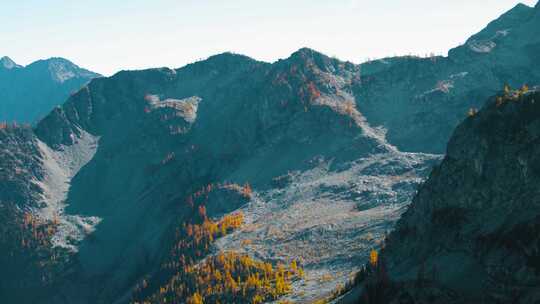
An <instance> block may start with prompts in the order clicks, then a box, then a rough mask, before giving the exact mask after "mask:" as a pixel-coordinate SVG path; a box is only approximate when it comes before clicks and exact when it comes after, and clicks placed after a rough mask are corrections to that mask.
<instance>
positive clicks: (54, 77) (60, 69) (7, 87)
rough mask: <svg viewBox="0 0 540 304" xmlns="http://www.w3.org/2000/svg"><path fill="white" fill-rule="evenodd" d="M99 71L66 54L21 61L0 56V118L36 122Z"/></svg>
mask: <svg viewBox="0 0 540 304" xmlns="http://www.w3.org/2000/svg"><path fill="white" fill-rule="evenodd" d="M99 76H100V75H99V74H96V73H93V72H90V71H88V70H85V69H82V68H80V67H78V66H77V65H75V64H73V63H72V62H71V61H69V60H67V59H63V58H50V59H47V60H39V61H36V62H34V63H31V64H29V65H28V66H25V67H23V66H20V65H17V64H16V63H15V62H13V60H11V59H10V58H9V57H3V58H2V59H0V121H9V122H12V121H17V122H19V123H34V122H36V121H37V119H39V118H42V117H43V116H45V115H46V114H47V113H48V112H49V111H51V110H52V108H53V107H54V106H56V105H59V104H61V103H62V102H63V101H64V100H65V99H66V98H67V97H68V96H69V95H70V94H72V93H74V92H76V91H77V90H79V89H80V88H81V87H82V86H83V85H85V84H86V83H88V81H90V79H93V78H96V77H99Z"/></svg>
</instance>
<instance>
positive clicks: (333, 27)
mask: <svg viewBox="0 0 540 304" xmlns="http://www.w3.org/2000/svg"><path fill="white" fill-rule="evenodd" d="M536 2H537V1H536V0H529V1H513V0H484V1H476V2H474V3H469V2H466V1H464V0H458V1H452V3H444V4H438V5H433V4H432V3H431V2H430V1H427V0H413V1H409V2H408V3H407V4H406V5H405V4H389V3H375V4H372V3H371V4H366V3H368V1H366V0H339V1H335V2H333V3H327V2H324V1H307V0H301V1H297V2H295V4H291V3H288V2H287V1H284V0H279V1H274V2H272V4H268V3H265V4H258V5H257V4H254V3H252V2H249V1H246V0H240V1H235V2H234V3H228V4H225V3H221V2H217V1H201V2H196V1H181V2H178V3H177V2H176V1H169V0H159V1H154V2H152V3H150V2H146V3H145V1H140V0H139V1H137V0H135V1H129V2H128V1H118V2H117V3H115V4H110V3H107V2H106V1H104V0H97V1H94V2H93V3H71V2H69V1H67V0H52V1H48V3H47V4H43V3H41V1H37V0H28V1H19V2H16V3H8V4H3V10H2V11H3V12H4V13H2V12H0V18H2V20H3V23H4V29H3V31H2V32H1V33H0V41H2V44H0V45H1V47H0V57H2V56H8V57H10V58H11V59H12V60H13V61H15V62H16V63H18V64H20V65H28V64H30V63H32V62H34V61H36V60H40V59H46V58H50V57H63V58H66V59H68V60H70V61H72V62H73V63H75V64H77V65H78V66H80V67H83V68H86V69H89V70H91V71H94V72H97V73H100V74H103V75H105V76H110V75H112V74H114V73H115V72H118V71H120V70H136V69H145V68H153V67H170V68H179V67H182V66H184V65H186V64H189V63H192V62H195V61H198V60H201V59H204V58H207V57H209V56H212V55H216V54H220V53H224V52H232V53H236V54H242V55H246V56H249V57H251V58H254V59H256V60H260V61H265V62H274V61H277V60H279V59H283V58H287V57H288V56H289V55H290V54H292V53H293V52H295V51H297V50H298V49H300V48H303V47H308V48H312V49H314V50H317V51H319V52H321V53H324V54H326V55H328V56H335V57H337V58H339V59H341V60H346V61H351V62H354V63H361V62H364V61H366V60H367V59H374V58H384V57H391V56H403V55H409V54H413V55H420V56H424V55H426V54H429V53H434V54H436V55H444V56H446V55H447V52H448V50H450V49H451V48H454V47H456V46H459V45H461V44H463V43H464V42H465V41H466V39H467V38H469V37H470V36H471V35H473V34H475V33H477V32H478V31H480V30H481V29H482V28H484V27H485V26H486V25H487V24H488V23H489V22H490V21H492V20H494V19H496V18H498V17H499V16H500V15H501V14H503V13H504V12H506V11H508V10H510V9H511V8H512V7H514V6H515V5H517V4H518V3H523V4H526V5H528V6H534V5H535V4H536ZM104 8H107V10H105V9H104ZM412 11H414V14H413V13H412ZM13 12H17V14H14V13H13ZM412 15H414V16H421V17H417V18H414V19H410V18H409V17H408V16H412ZM456 18H458V19H457V20H458V21H459V22H456ZM390 21H391V22H390ZM396 24H397V25H398V26H396Z"/></svg>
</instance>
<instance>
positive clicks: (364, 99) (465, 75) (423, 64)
mask: <svg viewBox="0 0 540 304" xmlns="http://www.w3.org/2000/svg"><path fill="white" fill-rule="evenodd" d="M539 25H540V14H539V13H538V6H537V7H536V8H531V7H528V6H525V5H522V4H519V5H517V6H516V7H514V8H513V9H511V10H510V11H508V12H506V13H505V14H503V15H502V16H501V17H499V18H498V19H496V20H495V21H493V22H491V23H490V24H489V25H488V26H487V27H486V28H484V29H483V30H482V31H480V32H479V33H477V34H475V35H473V36H472V37H471V38H469V39H468V40H467V42H466V43H465V44H464V45H462V46H459V47H457V48H454V49H452V50H450V51H449V55H448V56H447V57H431V58H419V57H403V58H401V60H397V59H396V58H391V60H388V59H383V60H379V62H380V63H382V64H384V65H386V68H382V67H380V63H379V67H377V68H373V63H370V65H369V66H366V65H362V66H361V68H362V67H364V66H365V69H364V70H365V71H364V72H363V78H362V81H361V82H359V83H358V84H357V85H356V86H355V87H354V88H353V91H354V94H355V96H356V97H357V102H358V107H359V109H360V110H361V112H362V113H363V114H364V115H365V117H366V118H367V120H368V121H370V123H371V124H372V125H374V126H382V127H384V128H385V129H387V130H388V133H387V137H388V140H389V141H390V142H391V143H392V144H394V145H396V146H397V147H398V148H399V149H401V150H404V151H422V152H431V153H443V152H444V149H445V147H446V143H447V141H448V138H449V137H450V135H451V133H452V131H453V129H454V128H455V127H456V126H457V124H458V123H459V122H460V121H461V120H462V118H463V113H466V112H467V111H468V110H469V109H470V108H480V107H481V106H482V104H483V101H484V100H487V99H488V98H489V97H490V96H493V95H494V94H496V93H497V92H498V91H499V90H500V89H501V88H502V87H503V85H504V84H509V85H511V86H513V87H520V86H522V85H523V84H526V83H527V84H530V85H533V84H538V83H540V71H539V70H538V69H537V68H534V67H536V66H538V64H539V63H540V55H539V54H540V38H539V37H540V26H539Z"/></svg>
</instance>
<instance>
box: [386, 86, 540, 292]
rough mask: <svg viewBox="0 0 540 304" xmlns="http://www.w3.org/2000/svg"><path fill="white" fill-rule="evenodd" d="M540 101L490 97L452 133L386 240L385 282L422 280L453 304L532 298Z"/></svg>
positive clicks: (539, 218) (539, 248)
mask: <svg viewBox="0 0 540 304" xmlns="http://www.w3.org/2000/svg"><path fill="white" fill-rule="evenodd" d="M501 100H502V101H501ZM539 100H540V94H539V93H538V92H528V93H525V94H523V95H519V96H517V95H516V96H514V97H510V98H501V97H497V98H496V99H495V98H493V99H491V100H490V101H489V103H488V104H487V105H486V107H485V108H484V109H483V110H481V111H480V112H479V113H478V114H476V115H474V116H472V117H469V118H467V119H466V120H465V121H464V122H463V123H462V124H461V125H460V126H459V127H458V128H457V129H456V131H455V132H454V135H453V136H452V138H451V140H450V142H449V144H448V152H447V155H446V157H445V159H444V160H443V162H442V163H441V164H440V165H439V166H437V167H435V169H434V170H433V172H432V173H431V175H430V177H429V178H428V180H427V181H426V182H425V184H423V185H422V186H421V187H420V189H419V191H418V194H417V195H416V196H415V198H414V199H413V203H412V204H411V206H410V208H409V209H408V210H407V212H405V214H404V215H403V217H402V218H401V219H400V220H399V222H398V224H397V228H396V230H395V232H393V233H392V234H391V235H390V238H389V240H388V242H387V246H386V248H385V253H384V257H385V260H386V262H387V267H388V271H389V273H390V275H391V277H392V278H393V279H395V280H397V281H400V282H407V281H409V282H415V281H417V280H418V278H419V277H422V278H426V279H427V280H428V281H430V284H434V285H435V286H438V287H439V288H442V289H443V290H451V291H453V292H454V295H455V297H456V298H455V299H458V298H460V299H461V300H460V301H461V302H467V301H469V302H470V301H481V300H484V301H488V302H497V301H499V302H514V303H534V302H535V301H538V300H539V299H540V290H539V289H538V286H539V284H540V268H539V263H538V261H539V252H540V238H539V235H538V231H539V228H540V204H539V202H540V196H539V195H540V192H539V190H538V185H539V184H540V170H539V167H538V161H539V159H538V157H539V155H540V154H539V153H540V150H539V149H540V146H539V145H538V140H539V138H540V137H539V136H540V119H539V117H540V115H539V114H540V104H539V103H538V101H539ZM411 285H412V284H411ZM412 286H414V285H412ZM410 289H411V290H414V288H410ZM414 293H415V291H411V294H414Z"/></svg>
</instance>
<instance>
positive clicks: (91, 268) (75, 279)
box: [0, 6, 539, 304]
mask: <svg viewBox="0 0 540 304" xmlns="http://www.w3.org/2000/svg"><path fill="white" fill-rule="evenodd" d="M514 10H517V13H515V14H514V13H511V14H510V13H509V15H510V16H514V17H512V18H509V17H507V16H508V14H505V15H503V16H502V17H501V18H500V19H501V20H503V21H504V20H510V21H508V22H509V23H508V24H510V23H511V25H512V26H513V28H512V30H511V31H509V34H508V35H506V36H504V37H502V36H501V37H502V38H501V37H497V39H499V38H500V39H503V40H504V38H505V37H510V36H511V35H514V36H515V37H514V38H512V39H513V40H508V41H509V42H508V44H506V42H504V41H502V42H501V41H499V40H497V39H495V38H493V39H494V40H496V41H494V42H493V43H496V46H494V47H492V49H491V50H490V52H482V53H479V52H477V51H475V50H474V49H475V48H471V47H469V46H470V45H469V46H467V45H464V46H461V47H458V48H456V49H455V51H452V52H450V55H449V56H448V57H435V58H424V59H423V58H412V57H399V58H389V59H387V60H384V61H377V62H370V63H365V64H362V65H355V64H352V63H350V62H342V61H339V60H337V59H333V58H329V57H327V56H325V55H323V54H320V53H318V52H316V51H314V50H311V49H306V48H304V49H300V50H298V51H297V52H295V53H293V54H292V55H291V56H290V57H289V58H286V59H284V60H279V61H277V62H275V63H272V64H269V63H264V62H259V61H255V60H253V59H251V58H248V57H245V56H242V55H236V54H231V53H224V54H220V55H216V56H212V57H210V58H208V59H207V60H204V61H200V62H196V63H193V64H189V65H187V66H185V67H182V68H179V69H167V68H160V69H149V70H143V71H122V72H119V73H117V74H115V75H114V76H112V77H108V78H96V79H93V80H91V81H90V82H89V83H88V84H87V85H85V86H83V87H82V88H81V89H80V90H79V91H77V92H76V93H75V94H72V95H71V96H70V97H69V98H68V99H67V101H66V102H65V103H64V104H63V105H61V106H58V107H55V108H54V109H53V110H52V111H51V112H50V113H49V114H48V115H46V116H45V117H44V118H43V119H41V120H40V121H39V122H38V123H37V124H36V126H35V127H34V128H30V127H28V126H14V125H11V124H2V125H0V142H1V144H2V149H1V150H0V250H2V252H7V253H8V254H6V255H3V256H1V257H0V267H2V269H4V270H5V273H7V277H9V278H10V280H5V281H0V294H1V295H2V296H3V299H6V301H8V302H15V301H17V302H18V303H55V304H57V303H129V302H131V303H136V302H138V303H141V302H145V301H146V302H151V303H161V302H165V301H167V302H184V301H186V302H190V303H197V302H200V301H201V300H204V301H206V302H210V303H215V302H218V301H219V302H221V303H231V302H236V303H251V302H257V303H260V302H269V301H277V300H286V301H292V302H309V301H315V300H318V299H320V298H321V297H325V296H327V295H329V294H331V293H332V291H333V290H334V289H335V288H336V286H338V285H340V284H345V283H346V282H347V281H348V280H349V277H350V276H351V275H352V274H354V273H355V272H356V271H358V270H360V269H362V266H363V264H364V262H365V261H367V260H368V258H369V255H370V251H371V250H372V249H373V248H378V246H380V244H381V242H382V241H383V240H384V239H385V236H386V235H387V233H388V232H390V231H391V230H392V228H393V227H394V223H395V222H396V221H397V220H398V219H399V218H400V216H401V215H402V213H403V212H405V211H406V210H407V206H408V205H409V203H410V201H411V199H412V197H413V196H414V195H415V192H416V189H417V186H418V185H419V184H420V183H421V182H422V181H423V180H424V178H425V177H426V176H427V174H428V173H429V171H430V170H431V168H432V166H433V165H435V164H437V163H438V162H439V161H440V160H441V156H440V155H434V154H429V153H426V152H441V153H442V152H443V148H442V145H443V143H445V142H446V141H447V140H448V138H450V132H451V131H450V130H451V129H452V128H453V127H454V126H456V125H457V124H458V123H459V122H460V121H462V120H464V119H466V123H467V121H470V120H471V118H467V112H468V110H469V109H470V108H473V107H476V106H477V107H480V106H481V105H482V103H483V102H482V100H484V99H481V97H482V96H484V95H486V96H489V94H491V95H492V92H496V91H498V90H500V89H502V87H503V84H504V83H505V82H509V83H510V84H512V85H514V86H516V85H518V84H519V85H521V84H524V83H531V84H534V83H537V82H536V81H537V75H538V72H539V71H538V69H536V68H535V66H536V65H534V64H532V63H534V62H536V61H535V60H537V59H538V57H535V56H536V55H535V54H536V53H535V52H533V51H534V50H535V46H534V41H535V40H534V39H536V38H535V36H534V35H533V34H534V33H536V31H537V30H538V29H537V28H536V27H535V25H536V23H535V22H536V20H537V14H536V13H535V14H533V13H531V12H533V11H532V10H533V9H532V8H528V7H521V6H519V7H518V8H516V9H514ZM515 16H518V17H519V18H518V17H515ZM516 20H518V21H520V22H518V21H516ZM506 22H507V21H504V22H502V24H503V25H505V26H506V25H507V23H506ZM518 23H519V24H518ZM494 24H495V25H497V24H499V23H497V22H495V23H494ZM491 27H493V26H491ZM491 27H490V26H488V27H487V28H486V30H485V31H487V32H489V31H492V29H491ZM527 27H529V28H528V29H527ZM484 37H487V36H484V35H483V34H482V35H480V34H479V36H474V37H473V38H474V39H473V40H474V41H479V40H478V39H485V38H484ZM509 39H510V38H509ZM473 40H471V41H473ZM482 41H483V40H482ZM512 41H513V42H512ZM518 42H519V43H518ZM487 44H488V45H491V46H493V44H491V43H487ZM473 45H476V44H474V43H473ZM510 51H512V52H514V51H515V54H516V56H517V57H518V59H519V60H518V59H516V60H508V58H506V59H505V60H503V59H504V58H505V56H506V55H505V54H507V53H505V52H510ZM495 59H497V60H495ZM17 69H18V68H17ZM444 80H447V81H444ZM531 87H532V85H531ZM424 93H425V94H424ZM422 94H423V95H422ZM471 97H475V98H471ZM471 113H473V114H474V113H475V111H474V110H472V112H471ZM402 150H406V151H413V152H402ZM434 172H437V169H436V170H435V171H434ZM424 187H425V186H424ZM416 200H418V199H416ZM409 213H411V211H408V214H409ZM408 216H409V215H406V216H405V217H404V219H405V218H407V217H408ZM402 221H404V220H402ZM419 227H422V226H420V225H419ZM396 246H397V245H396ZM388 247H389V248H391V246H390V245H388ZM389 250H390V249H389ZM231 252H234V253H231ZM388 252H390V251H388ZM385 254H386V253H385ZM413 256H414V255H411V257H413ZM389 259H390V258H389ZM411 271H412V270H411ZM263 286H264V288H262V287H263Z"/></svg>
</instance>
